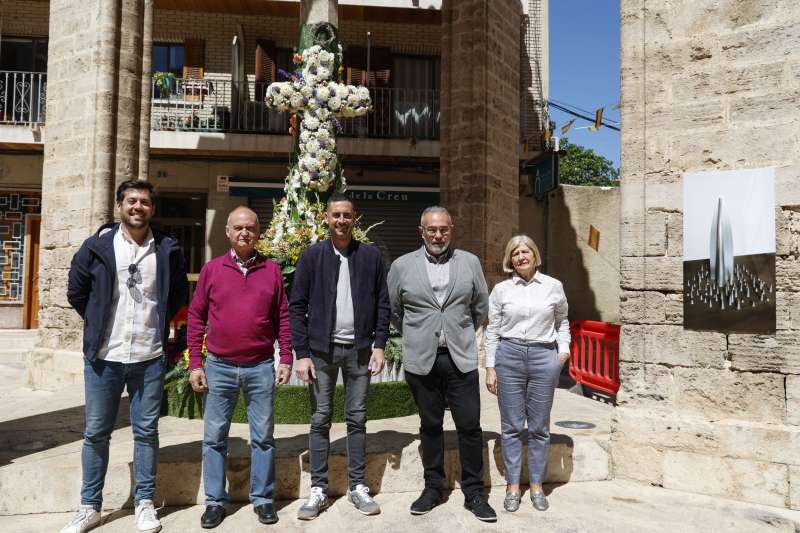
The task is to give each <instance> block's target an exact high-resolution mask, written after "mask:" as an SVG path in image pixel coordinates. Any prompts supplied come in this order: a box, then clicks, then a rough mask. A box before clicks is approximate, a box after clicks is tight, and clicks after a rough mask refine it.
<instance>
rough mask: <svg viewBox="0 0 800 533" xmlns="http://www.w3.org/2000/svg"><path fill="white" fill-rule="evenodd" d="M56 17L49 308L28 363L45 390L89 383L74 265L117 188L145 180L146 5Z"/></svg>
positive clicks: (102, 1)
mask: <svg viewBox="0 0 800 533" xmlns="http://www.w3.org/2000/svg"><path fill="white" fill-rule="evenodd" d="M50 13H51V16H50V22H51V24H50V30H49V48H48V85H47V143H46V144H45V148H44V165H43V170H42V231H41V251H40V265H41V267H40V277H39V294H40V297H39V301H40V304H41V310H40V313H39V340H38V344H37V348H36V349H35V350H34V351H33V352H32V353H31V354H30V355H29V361H28V370H29V379H30V381H31V382H33V383H35V384H36V385H37V386H43V387H53V386H57V385H59V384H60V383H62V382H63V381H66V382H71V381H74V380H75V379H80V378H81V377H82V366H83V357H82V354H81V337H82V329H83V321H82V320H81V318H80V317H79V316H78V314H77V313H76V312H75V311H74V310H73V309H72V308H71V307H70V306H69V303H68V302H67V300H66V288H67V274H68V272H69V265H70V261H71V259H72V257H73V255H74V254H75V252H76V251H77V250H78V249H79V247H80V246H81V244H82V243H83V241H84V240H85V239H86V238H87V237H89V236H90V235H91V234H92V233H94V232H95V231H97V228H98V227H99V226H100V225H101V224H103V223H105V222H109V221H110V220H112V218H113V213H112V210H113V206H114V201H113V194H114V189H115V183H116V182H117V181H121V180H123V179H126V178H130V177H135V176H137V175H138V167H139V163H140V158H139V154H138V149H139V145H140V139H139V130H138V124H139V113H140V110H141V109H142V107H143V106H142V102H141V95H140V93H139V91H140V88H141V84H140V83H138V82H139V80H140V77H141V59H139V62H138V63H137V61H136V58H137V57H138V58H141V53H140V52H137V48H141V46H142V32H143V15H144V9H143V6H142V3H141V2H139V1H137V0H124V1H122V2H117V1H116V0H59V1H57V2H56V1H53V2H51V3H50ZM120 20H122V24H120ZM121 26H122V27H121ZM120 32H124V33H125V36H124V38H123V37H121V36H120ZM147 95H149V93H147V94H146V95H145V97H146V96H147ZM87 117H90V118H91V119H90V120H87V119H86V118H87ZM76 125H78V126H79V127H76Z"/></svg>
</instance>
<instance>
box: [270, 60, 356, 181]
mask: <svg viewBox="0 0 800 533" xmlns="http://www.w3.org/2000/svg"><path fill="white" fill-rule="evenodd" d="M335 59H336V58H335V56H334V54H333V53H331V52H328V51H327V50H324V49H323V48H322V47H320V46H319V45H315V46H311V47H309V48H306V49H305V50H304V51H303V55H302V63H301V64H300V68H299V69H298V70H297V72H295V73H294V74H293V75H292V77H291V79H290V81H287V82H277V83H272V84H270V86H269V88H268V89H267V96H266V103H267V105H268V106H269V107H273V108H275V109H276V110H278V111H281V112H286V111H290V112H293V113H298V114H299V115H301V116H302V120H301V121H300V129H299V136H300V138H299V143H298V145H299V154H298V160H297V165H296V166H294V167H293V168H292V170H291V172H290V175H289V180H288V181H289V183H288V185H290V188H294V189H299V188H303V187H308V188H309V189H312V190H317V191H326V190H328V189H329V188H330V186H331V185H332V184H333V183H334V182H335V180H336V177H337V176H336V172H337V156H336V135H335V129H336V128H337V126H338V120H337V117H358V116H361V115H364V114H366V113H367V111H369V108H370V103H371V100H370V96H369V89H367V88H366V87H355V86H353V85H345V84H342V83H337V82H335V81H333V79H332V78H333V74H334V72H333V67H334V60H335Z"/></svg>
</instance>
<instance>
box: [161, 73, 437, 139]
mask: <svg viewBox="0 0 800 533" xmlns="http://www.w3.org/2000/svg"><path fill="white" fill-rule="evenodd" d="M267 86H268V84H267V83H260V82H256V83H252V82H251V83H247V84H239V83H235V82H231V81H229V80H213V79H205V80H194V79H175V80H174V83H172V85H171V86H170V87H168V88H166V89H164V88H159V87H158V86H156V84H155V83H154V84H153V94H152V114H151V119H150V120H151V125H152V129H154V130H170V131H197V132H202V131H204V132H232V133H260V134H265V133H266V134H286V133H287V132H288V130H289V114H288V113H278V112H277V111H274V110H272V109H269V108H268V107H267V106H266V105H264V103H263V102H262V100H263V95H264V94H265V93H266V88H267ZM370 93H371V95H372V102H373V111H372V112H371V113H368V114H367V115H366V116H363V117H358V118H352V119H342V120H341V121H340V122H341V126H342V132H341V133H340V135H343V136H346V137H374V138H394V139H419V140H422V139H438V138H439V94H438V91H434V90H422V89H394V88H373V89H370Z"/></svg>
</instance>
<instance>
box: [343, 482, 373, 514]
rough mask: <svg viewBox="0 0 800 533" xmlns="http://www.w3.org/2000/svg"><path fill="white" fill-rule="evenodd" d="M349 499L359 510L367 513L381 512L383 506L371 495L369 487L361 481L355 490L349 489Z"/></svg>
mask: <svg viewBox="0 0 800 533" xmlns="http://www.w3.org/2000/svg"><path fill="white" fill-rule="evenodd" d="M347 499H348V500H350V501H351V502H352V503H353V505H355V506H356V509H358V512H360V513H361V514H365V515H373V514H380V512H381V506H380V505H378V502H376V501H375V500H373V499H372V498H371V497H370V495H369V487H367V486H366V485H362V484H361V483H359V484H358V485H356V488H355V489H353V490H349V491H347Z"/></svg>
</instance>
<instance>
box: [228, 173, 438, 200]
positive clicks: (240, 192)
mask: <svg viewBox="0 0 800 533" xmlns="http://www.w3.org/2000/svg"><path fill="white" fill-rule="evenodd" d="M226 177H227V178H228V194H229V195H230V196H257V197H262V198H263V197H267V198H281V197H283V195H284V192H283V183H278V182H274V181H262V180H258V179H256V178H246V177H238V176H226ZM345 194H347V195H348V196H350V197H351V198H352V199H353V200H354V201H356V202H392V203H400V202H427V203H430V204H436V203H438V202H439V188H438V187H387V188H385V189H384V188H381V187H380V186H376V185H352V186H349V187H348V188H347V191H346V192H345ZM321 196H324V195H321Z"/></svg>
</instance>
